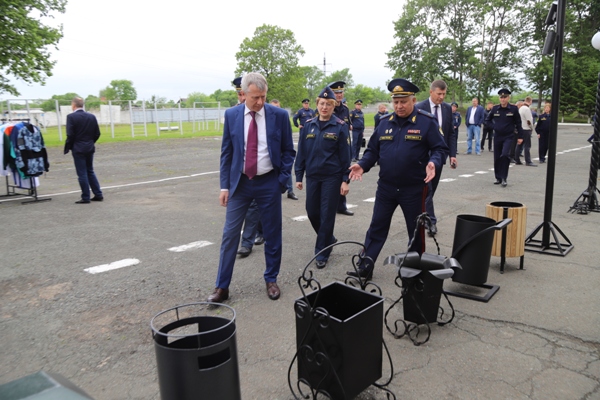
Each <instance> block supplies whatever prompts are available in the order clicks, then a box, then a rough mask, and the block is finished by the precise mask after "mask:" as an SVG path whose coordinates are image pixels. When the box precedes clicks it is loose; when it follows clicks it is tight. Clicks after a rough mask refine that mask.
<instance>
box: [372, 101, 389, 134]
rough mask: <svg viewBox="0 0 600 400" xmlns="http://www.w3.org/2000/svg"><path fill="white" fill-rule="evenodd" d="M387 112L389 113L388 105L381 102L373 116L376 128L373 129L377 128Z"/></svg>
mask: <svg viewBox="0 0 600 400" xmlns="http://www.w3.org/2000/svg"><path fill="white" fill-rule="evenodd" d="M385 114H387V109H386V106H385V104H380V105H379V107H378V110H377V113H376V114H375V116H374V117H373V119H374V120H375V128H373V129H377V125H379V120H380V119H381V117H383V116H384V115H385Z"/></svg>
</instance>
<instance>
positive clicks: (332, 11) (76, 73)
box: [1, 0, 403, 100]
mask: <svg viewBox="0 0 600 400" xmlns="http://www.w3.org/2000/svg"><path fill="white" fill-rule="evenodd" d="M249 4H252V5H249ZM388 4H390V3H386V5H383V3H369V2H364V1H355V0H352V1H347V2H340V1H322V2H314V1H296V2H291V1H289V2H281V1H271V0H268V1H258V2H254V3H250V2H242V1H239V0H233V1H219V0H214V1H206V0H204V1H187V0H180V1H173V2H169V1H164V2H157V1H152V2H149V1H137V0H120V1H116V0H103V1H93V2H92V1H89V0H69V1H68V4H67V10H66V13H65V14H63V15H57V16H56V18H55V21H56V22H54V23H57V22H60V23H62V24H63V29H64V37H63V39H62V40H61V41H60V43H59V45H58V47H59V50H53V56H52V59H54V60H56V61H57V63H56V65H55V67H54V70H53V76H52V77H50V78H49V79H48V80H47V83H46V85H45V86H41V85H38V84H35V85H31V86H28V85H27V84H24V83H23V82H18V83H17V89H18V90H19V91H20V92H21V96H20V97H19V98H21V99H40V98H41V99H44V98H49V97H51V96H52V95H55V94H64V93H68V92H75V93H78V94H79V95H81V96H83V97H84V98H85V97H86V96H88V95H90V94H93V95H98V92H99V91H100V89H103V88H105V87H106V86H108V85H109V83H110V81H111V80H114V79H128V80H131V81H133V84H134V87H135V88H136V90H137V93H138V99H149V98H150V97H151V96H152V95H156V96H159V97H166V98H167V99H168V100H170V99H173V100H176V99H178V98H180V97H186V96H187V94H189V93H191V92H203V93H205V94H211V93H213V92H214V91H215V90H217V89H223V90H228V89H230V88H231V84H230V82H231V81H232V80H233V78H234V77H235V76H234V71H235V68H236V60H235V53H236V52H237V51H239V47H240V44H241V42H242V41H243V40H244V38H251V37H252V36H253V35H254V30H255V29H256V27H258V26H260V25H262V24H269V25H277V26H279V27H281V28H284V29H289V30H291V31H292V32H294V35H295V38H296V41H297V42H298V44H300V45H301V46H302V47H303V48H304V50H305V51H306V54H305V55H304V56H303V57H302V58H301V59H300V65H315V66H319V67H320V68H321V69H322V67H323V56H324V55H326V57H327V63H328V64H329V65H327V71H328V72H331V71H335V70H340V69H343V68H350V73H351V74H352V77H353V80H354V83H355V84H363V85H367V86H370V87H381V88H384V87H385V82H386V80H389V79H390V78H392V75H391V74H392V72H391V71H390V70H389V69H387V68H386V67H385V66H384V65H385V63H386V61H387V56H386V52H388V51H389V50H390V49H391V47H392V46H393V45H394V21H396V20H397V19H398V18H399V15H400V13H401V11H402V4H403V0H401V1H398V2H394V3H393V4H394V5H393V6H390V5H388ZM13 82H15V81H13ZM1 97H2V98H4V99H7V98H12V96H9V95H7V94H6V93H5V94H2V95H1Z"/></svg>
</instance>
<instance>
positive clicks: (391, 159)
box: [358, 107, 448, 188]
mask: <svg viewBox="0 0 600 400" xmlns="http://www.w3.org/2000/svg"><path fill="white" fill-rule="evenodd" d="M447 152H448V146H447V145H446V142H445V141H444V137H443V136H442V134H441V132H440V129H439V127H438V124H437V122H436V121H435V117H434V116H433V114H430V113H428V112H427V111H423V110H420V109H417V108H416V107H415V109H414V110H413V112H412V113H411V114H410V115H409V116H408V118H406V120H405V121H404V122H403V123H402V124H401V123H400V121H399V119H398V116H397V115H396V114H395V113H392V114H386V115H384V116H382V117H381V120H380V122H379V126H378V127H377V129H376V130H375V132H373V135H372V136H371V138H370V139H369V145H368V146H367V149H366V150H365V152H364V154H363V157H362V158H361V160H360V161H359V162H358V164H359V165H360V166H361V168H362V169H363V170H364V172H368V171H369V170H370V169H371V168H372V167H373V166H374V165H375V163H376V162H379V165H380V168H379V180H380V181H382V182H384V183H387V184H388V185H393V186H395V187H398V188H399V187H405V186H413V185H421V186H423V185H424V184H425V183H424V179H425V176H426V175H427V173H426V171H425V168H426V167H427V164H428V163H429V162H430V161H431V162H433V163H434V164H435V166H436V168H440V167H441V166H442V163H443V160H444V159H445V157H446V153H447Z"/></svg>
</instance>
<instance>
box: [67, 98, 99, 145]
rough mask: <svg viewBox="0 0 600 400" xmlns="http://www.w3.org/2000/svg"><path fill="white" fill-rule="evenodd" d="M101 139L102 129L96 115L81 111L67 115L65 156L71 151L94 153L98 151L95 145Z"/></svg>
mask: <svg viewBox="0 0 600 400" xmlns="http://www.w3.org/2000/svg"><path fill="white" fill-rule="evenodd" d="M99 137H100V127H99V126H98V120H97V119H96V116H95V115H94V114H91V113H89V112H86V111H84V110H83V109H79V110H75V112H72V113H71V114H69V115H67V140H66V141H65V149H64V153H65V154H67V153H68V152H69V150H73V151H74V152H76V153H93V152H94V151H95V149H96V147H95V145H94V143H96V141H97V140H98V138H99Z"/></svg>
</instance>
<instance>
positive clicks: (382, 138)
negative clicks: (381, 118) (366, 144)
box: [379, 135, 394, 140]
mask: <svg viewBox="0 0 600 400" xmlns="http://www.w3.org/2000/svg"><path fill="white" fill-rule="evenodd" d="M379 140H394V137H393V136H392V135H387V136H380V137H379Z"/></svg>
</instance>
